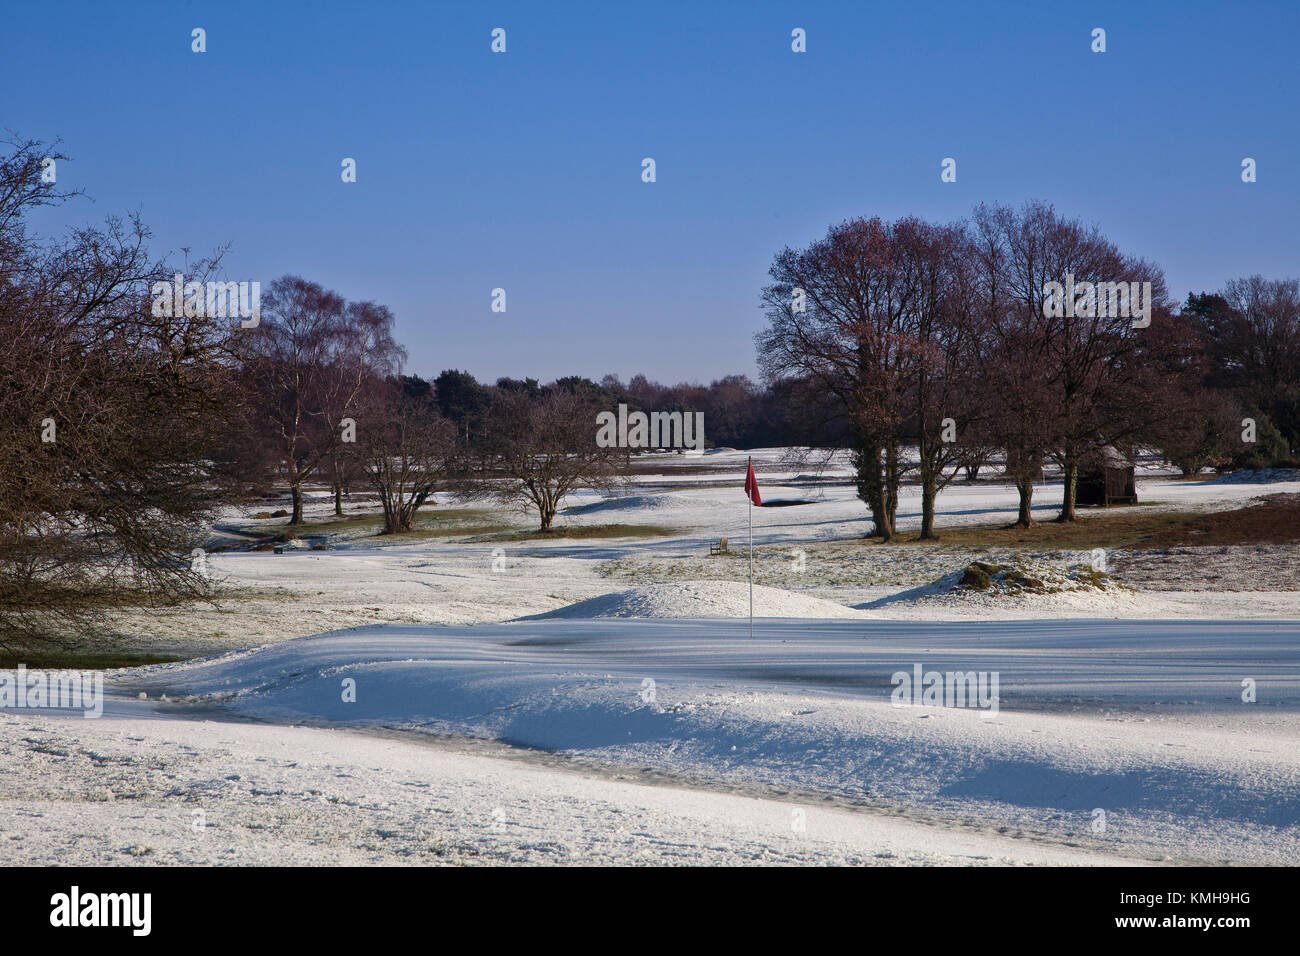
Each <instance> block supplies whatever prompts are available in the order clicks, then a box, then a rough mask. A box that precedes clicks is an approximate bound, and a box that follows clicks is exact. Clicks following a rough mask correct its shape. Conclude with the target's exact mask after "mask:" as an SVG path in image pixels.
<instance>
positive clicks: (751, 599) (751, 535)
mask: <svg viewBox="0 0 1300 956" xmlns="http://www.w3.org/2000/svg"><path fill="white" fill-rule="evenodd" d="M749 468H750V471H753V469H754V459H752V458H751V459H750V460H749ZM745 497H746V498H748V499H749V636H750V637H751V638H752V637H753V636H754V495H753V492H752V491H751V492H748V493H747V494H746V495H745Z"/></svg>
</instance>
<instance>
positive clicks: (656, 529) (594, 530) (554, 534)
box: [481, 524, 682, 541]
mask: <svg viewBox="0 0 1300 956" xmlns="http://www.w3.org/2000/svg"><path fill="white" fill-rule="evenodd" d="M681 533H682V532H681V529H680V528H669V527H667V526H665V525H658V524H593V525H565V526H561V527H558V528H552V529H551V530H550V531H540V530H536V529H534V530H530V531H510V532H507V533H503V534H494V535H486V536H484V537H483V538H482V539H481V540H491V541H536V540H542V541H544V540H548V539H550V538H574V539H582V538H670V537H672V536H674V535H678V534H681Z"/></svg>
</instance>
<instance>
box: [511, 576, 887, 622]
mask: <svg viewBox="0 0 1300 956" xmlns="http://www.w3.org/2000/svg"><path fill="white" fill-rule="evenodd" d="M748 616H749V585H748V584H747V583H745V582H739V581H684V582H681V583H674V584H646V585H642V586H641V587H635V588H629V589H628V590H626V591H616V592H614V593H612V594H602V595H601V596H600V597H594V598H591V599H590V600H587V601H579V602H578V603H577V604H570V605H569V606H568V607H563V608H560V609H559V610H557V611H549V612H547V613H545V614H536V615H533V616H531V617H528V618H521V619H520V620H539V619H545V618H566V619H570V620H572V619H575V618H597V617H638V618H689V619H694V618H709V617H748ZM754 616H755V617H803V618H844V617H852V618H860V617H863V615H862V614H861V613H859V612H858V611H855V610H854V609H853V608H849V607H845V606H844V605H843V604H836V603H835V602H834V601H826V600H823V599H821V598H815V597H809V596H808V595H805V594H796V593H795V592H793V591H785V590H782V589H781V588H769V587H764V586H762V585H757V584H756V585H754Z"/></svg>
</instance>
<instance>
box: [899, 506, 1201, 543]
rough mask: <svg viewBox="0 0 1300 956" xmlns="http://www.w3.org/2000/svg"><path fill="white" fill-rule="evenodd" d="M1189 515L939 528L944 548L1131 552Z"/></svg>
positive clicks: (1128, 514) (1117, 514)
mask: <svg viewBox="0 0 1300 956" xmlns="http://www.w3.org/2000/svg"><path fill="white" fill-rule="evenodd" d="M1195 517H1196V516H1194V515H1189V514H1187V513H1185V512H1183V513H1180V512H1154V513H1153V512H1150V511H1145V512H1139V511H1135V510H1132V509H1130V508H1127V507H1126V508H1124V509H1123V510H1120V509H1111V510H1107V511H1098V512H1092V513H1083V514H1081V516H1080V517H1079V518H1078V519H1077V520H1075V521H1066V522H1057V521H1051V520H1048V521H1040V522H1036V523H1034V524H1032V525H1030V526H1029V527H1028V528H1017V527H1013V526H1010V525H1005V524H997V525H992V524H984V525H967V526H965V527H958V528H943V527H940V528H936V529H935V530H936V532H937V533H938V535H939V538H938V541H937V542H934V543H937V544H942V545H960V546H962V547H969V548H1017V547H1032V548H1035V549H1037V550H1043V551H1051V550H1061V551H1066V550H1072V549H1078V550H1088V549H1091V548H1107V549H1115V548H1131V547H1136V546H1138V545H1140V544H1142V543H1143V542H1144V541H1145V540H1146V539H1148V538H1151V537H1154V536H1155V535H1158V534H1161V533H1163V532H1167V531H1170V530H1172V529H1177V528H1180V527H1182V526H1184V525H1186V524H1188V523H1190V522H1192V521H1194V520H1195ZM894 540H895V542H899V543H902V544H917V543H919V544H922V545H924V544H927V543H929V542H926V541H921V540H920V535H919V534H906V535H899V536H897V537H896V538H895V539H894Z"/></svg>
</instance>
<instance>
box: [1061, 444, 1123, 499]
mask: <svg viewBox="0 0 1300 956" xmlns="http://www.w3.org/2000/svg"><path fill="white" fill-rule="evenodd" d="M1137 500H1138V496H1137V482H1136V480H1135V479H1134V475H1133V462H1132V461H1130V460H1129V459H1128V458H1125V457H1124V456H1123V455H1122V454H1120V453H1119V451H1118V450H1116V448H1115V446H1114V445H1103V446H1101V447H1100V448H1098V449H1097V452H1096V454H1095V455H1093V456H1091V457H1090V458H1089V459H1088V460H1087V461H1085V462H1084V463H1083V464H1082V465H1081V466H1080V468H1079V483H1078V487H1077V488H1076V489H1075V494H1074V503H1075V504H1077V505H1100V506H1101V507H1103V508H1105V507H1109V506H1110V505H1135V504H1137Z"/></svg>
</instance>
